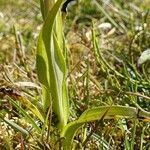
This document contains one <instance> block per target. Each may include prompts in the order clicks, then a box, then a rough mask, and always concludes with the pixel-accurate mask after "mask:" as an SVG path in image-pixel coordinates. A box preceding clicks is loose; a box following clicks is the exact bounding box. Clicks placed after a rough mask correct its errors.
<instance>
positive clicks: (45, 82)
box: [37, 0, 149, 150]
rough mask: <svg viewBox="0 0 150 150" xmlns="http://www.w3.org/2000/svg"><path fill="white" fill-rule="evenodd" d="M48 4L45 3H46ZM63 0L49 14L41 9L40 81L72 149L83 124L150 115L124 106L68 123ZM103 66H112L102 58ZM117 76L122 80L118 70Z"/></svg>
mask: <svg viewBox="0 0 150 150" xmlns="http://www.w3.org/2000/svg"><path fill="white" fill-rule="evenodd" d="M45 2H46V1H45ZM62 2H63V1H62V0H57V1H56V3H53V4H52V6H53V7H51V8H49V9H50V10H49V12H48V13H47V9H48V8H46V7H44V3H43V1H42V2H41V4H42V5H41V10H42V14H43V16H45V15H46V17H44V25H43V28H42V30H41V32H40V35H39V39H38V51H37V70H38V76H39V81H40V82H41V84H42V88H43V103H44V110H45V112H46V110H47V108H48V107H49V106H50V105H52V109H53V112H54V113H55V114H56V116H57V118H58V128H59V130H60V135H61V137H63V138H64V139H63V149H64V150H68V149H71V141H72V140H73V137H74V135H75V133H76V132H77V130H78V128H79V127H80V126H82V125H83V124H84V123H87V122H91V121H95V120H101V121H102V120H103V119H104V118H107V119H109V118H114V117H115V116H120V117H129V118H137V117H138V115H140V117H149V113H148V112H145V111H143V110H142V109H139V110H137V109H136V108H133V107H124V106H108V107H107V106H106V107H105V106H100V107H98V108H93V109H89V110H87V111H85V112H84V113H83V114H82V115H81V116H80V117H79V118H78V119H77V120H76V121H72V122H70V123H69V124H67V122H68V116H69V111H68V110H69V105H68V101H69V100H68V96H67V82H66V63H65V58H64V54H63V52H64V49H65V47H64V45H65V43H62V42H64V41H63V33H62V32H63V25H62V18H61V12H60V8H61V4H62ZM93 38H94V39H93V43H95V44H96V47H95V49H98V47H97V43H96V39H95V35H93ZM100 58H101V56H100ZM102 61H103V63H104V65H106V67H108V68H109V69H111V67H109V65H108V64H107V63H106V62H105V61H104V60H103V59H102ZM115 73H116V74H117V75H119V76H121V77H122V75H120V74H119V73H118V72H117V71H115Z"/></svg>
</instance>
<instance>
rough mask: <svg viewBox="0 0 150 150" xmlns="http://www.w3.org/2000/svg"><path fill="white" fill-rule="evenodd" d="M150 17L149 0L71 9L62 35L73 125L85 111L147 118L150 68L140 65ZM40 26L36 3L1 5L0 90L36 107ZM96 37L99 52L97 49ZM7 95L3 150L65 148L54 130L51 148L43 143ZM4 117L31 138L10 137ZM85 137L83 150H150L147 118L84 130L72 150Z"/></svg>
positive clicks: (0, 127)
mask: <svg viewBox="0 0 150 150" xmlns="http://www.w3.org/2000/svg"><path fill="white" fill-rule="evenodd" d="M149 9H150V2H149V1H148V0H144V1H142V2H141V1H140V0H135V1H130V0H128V1H126V2H122V1H118V0H113V1H109V0H108V1H104V2H102V1H90V0H87V1H84V0H80V1H79V2H78V3H75V4H74V5H73V6H71V7H69V8H68V16H67V18H66V20H65V28H64V32H65V36H66V41H67V44H68V45H67V47H68V51H67V56H68V57H67V65H68V83H69V85H68V86H69V99H70V105H71V106H70V113H71V117H70V120H74V119H76V118H78V117H79V116H80V115H81V113H82V112H83V111H84V110H86V109H88V108H92V107H97V106H109V105H112V104H115V105H123V106H133V107H136V108H140V109H144V110H146V111H150V102H149V101H150V62H149V61H146V62H145V63H143V64H138V60H139V57H140V56H141V53H142V52H143V51H145V50H147V49H148V48H150V12H149ZM104 23H105V24H104ZM106 23H107V24H106ZM41 24H42V18H41V14H40V9H39V3H38V1H35V0H34V1H31V0H27V1H24V0H19V1H13V0H8V1H5V0H1V1H0V71H1V73H0V86H1V88H6V87H7V88H8V87H9V89H11V88H13V89H14V90H15V91H17V92H19V93H21V94H23V95H24V97H26V98H28V99H29V100H30V101H31V102H33V103H38V102H39V101H41V91H40V89H39V82H38V80H37V75H36V67H35V63H36V62H35V56H36V42H37V36H38V33H39V30H40V28H41ZM107 26H108V27H107ZM93 29H94V32H95V38H96V40H97V44H98V48H95V47H94V45H93V43H94V41H93V39H92V30H93ZM149 57H150V55H149ZM26 82H28V83H26ZM29 82H30V84H29ZM6 91H8V89H5V92H3V91H1V92H0V96H1V101H0V109H1V112H0V118H1V120H0V149H21V148H22V149H25V147H27V149H40V148H43V147H47V149H50V148H49V147H52V149H54V147H55V146H56V145H57V143H59V140H60V139H59V137H58V136H57V134H58V132H57V130H56V129H54V130H53V131H51V132H52V133H51V136H52V140H51V141H50V143H47V144H46V143H45V142H44V141H40V140H39V137H40V135H38V134H37V133H36V132H34V130H32V128H31V126H30V124H29V123H26V121H25V119H24V117H23V116H22V115H21V114H20V113H19V112H18V111H17V110H16V109H15V108H14V107H13V106H12V105H11V103H10V102H9V101H8V97H7V93H6ZM24 109H26V108H24ZM29 113H31V112H29ZM2 115H3V116H5V117H6V118H8V119H9V120H12V121H14V122H16V123H17V124H19V125H20V126H22V127H23V128H25V129H28V130H29V131H31V132H30V133H31V137H24V136H23V135H22V134H21V133H20V132H17V131H16V130H13V129H12V128H11V127H10V126H8V125H7V123H6V121H3V119H2ZM39 123H40V122H38V121H37V124H39ZM85 130H87V131H86V133H87V134H89V133H90V132H93V134H92V136H91V137H90V138H89V139H88V140H87V143H85V144H84V148H85V149H116V150H119V149H135V150H138V149H141V150H142V149H145V150H146V149H149V148H150V142H149V141H150V136H149V135H150V124H149V120H145V119H144V118H138V119H125V118H124V119H118V117H117V116H116V118H115V119H113V120H106V121H104V122H103V124H101V125H99V126H97V122H94V123H89V124H86V125H85V126H83V127H82V128H81V129H80V130H79V131H78V133H77V135H76V137H75V140H74V141H75V142H74V147H76V148H75V149H80V148H81V143H82V142H83V140H84V139H85V135H84V133H85ZM45 134H46V133H45ZM53 142H55V143H53ZM42 146H43V147H42ZM43 149H44V148H43Z"/></svg>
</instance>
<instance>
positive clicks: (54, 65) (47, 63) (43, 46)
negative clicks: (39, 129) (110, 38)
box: [37, 0, 68, 128]
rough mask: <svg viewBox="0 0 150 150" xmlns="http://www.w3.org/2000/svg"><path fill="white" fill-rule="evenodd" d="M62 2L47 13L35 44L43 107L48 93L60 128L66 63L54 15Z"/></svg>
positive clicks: (64, 106)
mask: <svg viewBox="0 0 150 150" xmlns="http://www.w3.org/2000/svg"><path fill="white" fill-rule="evenodd" d="M62 2H63V0H57V2H56V3H55V4H54V6H53V7H52V9H51V10H50V11H49V13H48V14H47V17H46V20H45V22H44V25H43V28H42V30H41V33H40V35H39V39H38V46H37V49H38V51H37V72H38V77H39V81H40V82H41V83H42V87H43V89H44V90H43V91H44V92H43V94H44V95H45V96H44V97H45V99H44V109H45V110H46V109H47V108H48V107H49V105H50V96H49V95H51V97H52V100H53V102H52V105H53V111H54V113H55V114H56V116H57V118H58V121H59V124H58V126H59V127H60V128H63V127H64V126H65V125H66V123H67V120H68V97H67V88H66V81H65V80H66V65H65V60H64V56H63V53H62V48H63V47H62V44H61V43H62V41H61V36H62V34H60V32H58V31H60V28H62V27H59V29H58V28H56V23H55V22H56V21H57V19H61V18H59V17H60V16H59V17H58V18H57V17H56V15H57V12H58V11H59V8H60V6H61V4H62ZM59 15H60V14H59ZM43 71H44V72H43Z"/></svg>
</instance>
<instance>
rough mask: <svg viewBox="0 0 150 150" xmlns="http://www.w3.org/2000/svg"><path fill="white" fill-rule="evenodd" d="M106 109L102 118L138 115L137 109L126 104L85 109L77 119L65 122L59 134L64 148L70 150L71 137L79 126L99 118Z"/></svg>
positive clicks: (133, 116) (134, 116)
mask: <svg viewBox="0 0 150 150" xmlns="http://www.w3.org/2000/svg"><path fill="white" fill-rule="evenodd" d="M108 109H109V110H108ZM107 110H108V112H107V114H106V115H105V118H104V119H112V118H115V117H124V118H137V115H138V110H137V109H136V108H134V107H126V106H111V107H110V106H106V107H105V106H101V107H98V108H93V109H89V110H86V111H85V112H84V113H83V114H82V115H81V116H80V117H79V119H78V120H76V121H73V122H70V123H69V124H67V125H66V126H65V128H64V130H63V131H62V133H61V136H62V137H64V141H63V148H64V150H71V143H72V141H73V137H74V135H75V133H76V132H77V130H78V129H79V127H81V126H82V125H83V124H84V123H87V122H91V121H95V120H100V119H101V117H102V116H103V115H104V114H105V112H106V111H107Z"/></svg>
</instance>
